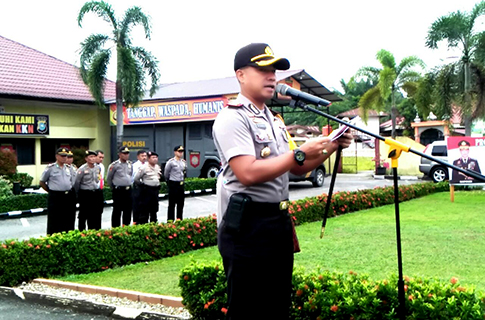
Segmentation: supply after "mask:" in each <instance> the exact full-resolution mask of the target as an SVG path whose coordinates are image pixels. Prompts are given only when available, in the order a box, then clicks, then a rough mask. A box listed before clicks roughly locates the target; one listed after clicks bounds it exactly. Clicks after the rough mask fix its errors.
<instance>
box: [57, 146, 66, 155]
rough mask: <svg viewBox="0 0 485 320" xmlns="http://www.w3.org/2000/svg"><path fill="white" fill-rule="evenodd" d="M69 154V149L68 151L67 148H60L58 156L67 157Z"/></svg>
mask: <svg viewBox="0 0 485 320" xmlns="http://www.w3.org/2000/svg"><path fill="white" fill-rule="evenodd" d="M68 152H69V149H67V148H59V149H57V151H56V154H58V155H60V156H67V153H68Z"/></svg>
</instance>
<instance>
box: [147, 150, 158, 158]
mask: <svg viewBox="0 0 485 320" xmlns="http://www.w3.org/2000/svg"><path fill="white" fill-rule="evenodd" d="M151 156H157V157H158V153H156V152H155V151H148V152H147V157H148V158H150V157H151Z"/></svg>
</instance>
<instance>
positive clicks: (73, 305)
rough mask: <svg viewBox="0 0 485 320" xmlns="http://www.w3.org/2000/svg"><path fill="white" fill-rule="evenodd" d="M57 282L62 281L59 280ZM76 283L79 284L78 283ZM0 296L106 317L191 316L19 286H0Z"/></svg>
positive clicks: (155, 319)
mask: <svg viewBox="0 0 485 320" xmlns="http://www.w3.org/2000/svg"><path fill="white" fill-rule="evenodd" d="M36 280H47V279H36ZM34 281H35V280H34ZM49 281H53V280H49ZM57 282H62V281H57ZM39 283H42V282H39ZM76 285H78V286H79V284H76ZM91 287H92V286H91ZM99 288H102V287H99ZM69 289H71V288H69ZM103 289H111V290H116V289H112V288H103ZM121 291H122V290H121ZM138 294H139V295H140V294H141V295H143V294H142V293H138ZM0 296H1V297H8V298H11V299H22V300H24V301H26V302H29V303H35V304H41V305H47V306H52V307H60V308H66V309H71V310H75V311H77V312H84V313H89V314H96V315H102V316H106V317H111V318H113V319H135V320H142V319H143V320H147V319H148V320H175V319H176V320H187V319H189V318H185V317H181V316H176V315H169V314H163V313H157V312H150V311H143V310H138V309H134V308H127V307H118V306H113V305H107V304H102V303H97V302H92V301H88V300H85V299H76V298H67V297H58V296H53V295H49V294H44V293H38V292H32V291H28V290H22V289H18V288H10V287H1V286H0Z"/></svg>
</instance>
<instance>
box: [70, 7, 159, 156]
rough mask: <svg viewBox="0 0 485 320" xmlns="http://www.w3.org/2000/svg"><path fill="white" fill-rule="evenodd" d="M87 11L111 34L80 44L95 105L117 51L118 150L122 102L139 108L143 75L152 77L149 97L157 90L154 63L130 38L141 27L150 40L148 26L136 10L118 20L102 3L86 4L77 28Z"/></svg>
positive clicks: (101, 101)
mask: <svg viewBox="0 0 485 320" xmlns="http://www.w3.org/2000/svg"><path fill="white" fill-rule="evenodd" d="M89 12H92V13H95V14H96V15H97V16H98V17H100V18H102V19H103V20H104V21H106V22H108V23H109V24H110V27H111V28H112V33H111V36H109V35H105V34H92V35H90V36H88V37H87V38H86V39H85V40H84V42H82V43H81V53H80V64H81V76H82V79H83V81H84V83H86V84H87V85H88V87H89V90H90V91H91V94H92V95H93V97H94V99H95V102H96V104H97V105H99V106H100V107H103V108H104V107H105V103H104V86H105V76H106V72H107V69H108V64H109V61H110V58H111V57H112V51H113V50H116V139H117V145H118V147H119V146H121V143H122V139H123V101H124V103H125V105H126V106H127V107H130V106H136V105H138V103H139V101H140V100H141V99H142V98H143V96H144V90H145V89H144V87H145V78H146V73H148V75H149V76H150V77H151V88H150V96H152V95H153V94H154V93H155V91H156V90H157V84H158V79H159V71H158V62H157V60H156V59H155V57H154V56H152V54H151V53H150V52H148V51H146V50H145V49H144V48H142V47H136V46H134V45H133V44H132V39H131V37H130V32H131V30H132V28H133V27H134V26H136V25H141V26H143V28H144V31H145V37H146V38H147V39H150V23H149V19H148V17H147V16H146V15H145V14H144V13H143V12H142V11H141V9H140V8H139V7H132V8H129V9H128V10H126V12H125V15H124V17H123V18H122V19H121V20H120V21H118V20H117V19H116V17H115V13H114V11H113V8H112V7H111V5H109V4H108V3H106V2H104V1H91V2H87V3H85V4H84V6H83V7H82V8H81V10H80V12H79V15H78V17H77V21H78V24H79V26H80V27H82V20H83V18H84V16H85V14H86V13H89Z"/></svg>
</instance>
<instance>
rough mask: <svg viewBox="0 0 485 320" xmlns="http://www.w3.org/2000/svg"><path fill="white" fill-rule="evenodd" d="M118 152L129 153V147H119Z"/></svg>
mask: <svg viewBox="0 0 485 320" xmlns="http://www.w3.org/2000/svg"><path fill="white" fill-rule="evenodd" d="M119 152H120V153H130V149H128V147H121V148H120V149H119Z"/></svg>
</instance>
